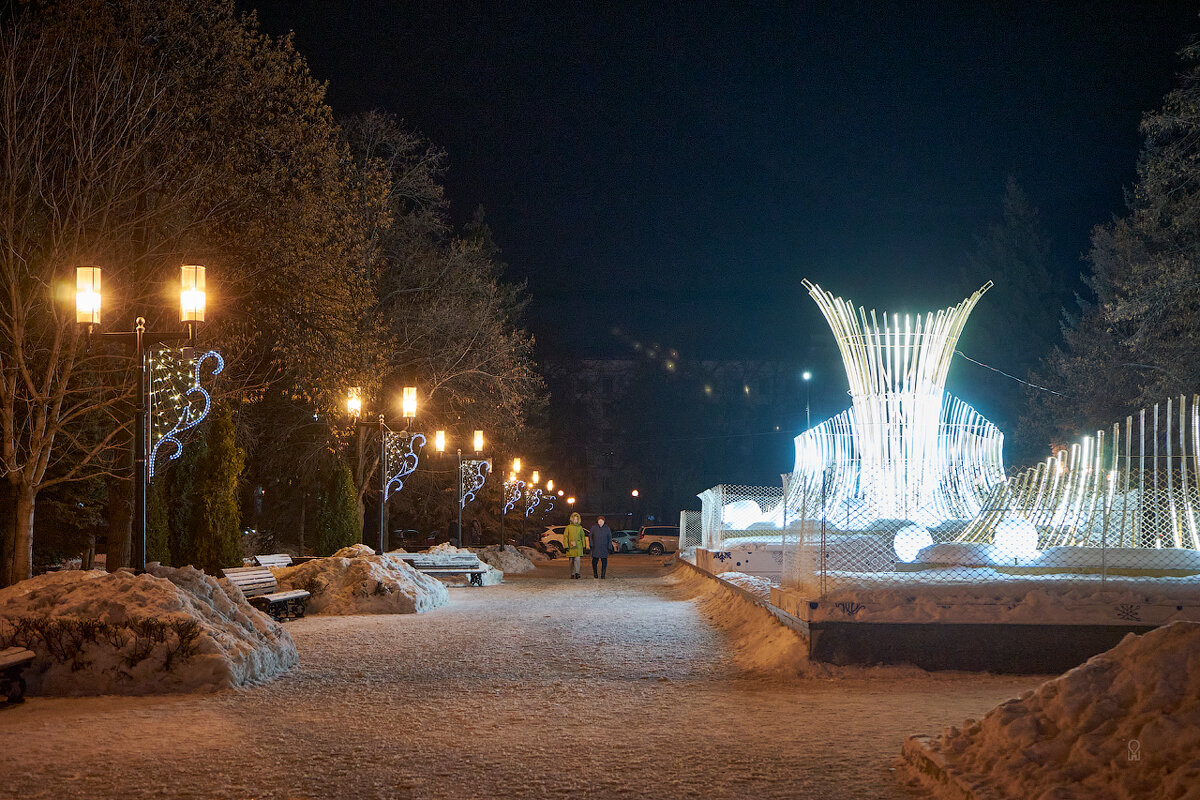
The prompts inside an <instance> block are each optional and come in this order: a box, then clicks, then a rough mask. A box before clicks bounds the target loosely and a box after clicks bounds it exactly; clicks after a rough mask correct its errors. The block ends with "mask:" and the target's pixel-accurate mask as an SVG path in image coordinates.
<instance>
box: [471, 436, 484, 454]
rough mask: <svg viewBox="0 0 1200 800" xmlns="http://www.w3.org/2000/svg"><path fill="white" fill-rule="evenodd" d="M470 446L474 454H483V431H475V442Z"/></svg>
mask: <svg viewBox="0 0 1200 800" xmlns="http://www.w3.org/2000/svg"><path fill="white" fill-rule="evenodd" d="M472 444H473V445H474V447H475V452H476V453H482V452H483V431H475V441H474V442H473V443H472Z"/></svg>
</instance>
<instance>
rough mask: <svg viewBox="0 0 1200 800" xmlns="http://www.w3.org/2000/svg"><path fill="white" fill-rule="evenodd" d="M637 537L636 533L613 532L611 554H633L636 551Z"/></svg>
mask: <svg viewBox="0 0 1200 800" xmlns="http://www.w3.org/2000/svg"><path fill="white" fill-rule="evenodd" d="M637 537H638V532H637V531H613V552H614V553H631V552H633V551H634V550H636V549H637Z"/></svg>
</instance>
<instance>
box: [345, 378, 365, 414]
mask: <svg viewBox="0 0 1200 800" xmlns="http://www.w3.org/2000/svg"><path fill="white" fill-rule="evenodd" d="M361 391H362V390H361V389H360V388H359V387H358V386H351V387H350V392H349V393H348V394H347V395H346V411H347V412H348V413H349V414H350V415H351V416H355V417H357V416H358V415H359V414H361V413H362V394H361Z"/></svg>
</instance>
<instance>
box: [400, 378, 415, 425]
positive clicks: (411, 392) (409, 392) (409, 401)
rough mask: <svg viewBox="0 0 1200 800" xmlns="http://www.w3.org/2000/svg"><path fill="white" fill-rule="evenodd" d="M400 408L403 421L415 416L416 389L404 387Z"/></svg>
mask: <svg viewBox="0 0 1200 800" xmlns="http://www.w3.org/2000/svg"><path fill="white" fill-rule="evenodd" d="M401 408H402V409H403V413H404V418H405V419H412V418H413V417H415V416H417V387H415V386H405V387H404V399H403V401H402V403H401Z"/></svg>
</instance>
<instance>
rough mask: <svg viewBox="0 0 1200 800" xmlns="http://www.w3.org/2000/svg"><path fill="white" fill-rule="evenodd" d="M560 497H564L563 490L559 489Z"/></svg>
mask: <svg viewBox="0 0 1200 800" xmlns="http://www.w3.org/2000/svg"><path fill="white" fill-rule="evenodd" d="M558 496H559V497H562V496H563V490H562V489H559V490H558Z"/></svg>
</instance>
